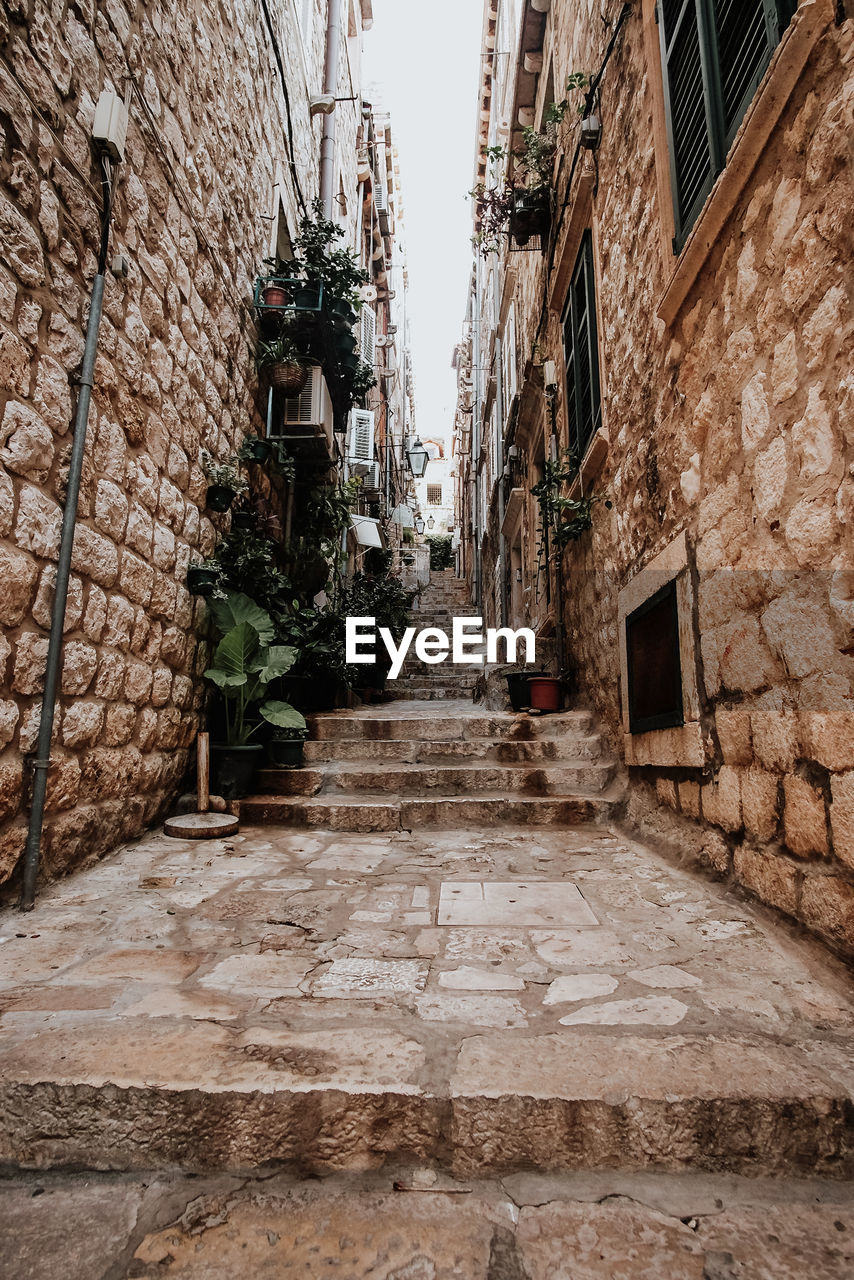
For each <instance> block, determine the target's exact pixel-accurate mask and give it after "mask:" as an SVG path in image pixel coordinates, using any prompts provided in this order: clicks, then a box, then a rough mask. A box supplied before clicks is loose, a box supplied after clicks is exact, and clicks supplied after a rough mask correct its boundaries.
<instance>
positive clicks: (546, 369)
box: [543, 360, 557, 391]
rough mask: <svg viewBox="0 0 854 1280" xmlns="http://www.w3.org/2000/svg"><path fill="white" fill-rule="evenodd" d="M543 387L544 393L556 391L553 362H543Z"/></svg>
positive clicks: (555, 370) (555, 366) (555, 368)
mask: <svg viewBox="0 0 854 1280" xmlns="http://www.w3.org/2000/svg"><path fill="white" fill-rule="evenodd" d="M543 385H544V386H545V388H546V391H556V390H557V365H556V364H555V362H554V360H544V361H543Z"/></svg>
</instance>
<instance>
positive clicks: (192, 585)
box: [187, 559, 221, 596]
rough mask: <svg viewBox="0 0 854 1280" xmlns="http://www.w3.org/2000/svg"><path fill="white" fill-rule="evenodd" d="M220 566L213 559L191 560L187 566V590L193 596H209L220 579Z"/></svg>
mask: <svg viewBox="0 0 854 1280" xmlns="http://www.w3.org/2000/svg"><path fill="white" fill-rule="evenodd" d="M220 573H221V571H220V567H219V565H218V564H217V562H216V561H215V560H198V559H197V560H193V561H192V563H191V564H189V565H188V566H187V590H188V591H189V592H190V593H191V594H192V595H194V596H211V595H213V593H214V591H215V590H216V588H217V586H218V584H219V580H220Z"/></svg>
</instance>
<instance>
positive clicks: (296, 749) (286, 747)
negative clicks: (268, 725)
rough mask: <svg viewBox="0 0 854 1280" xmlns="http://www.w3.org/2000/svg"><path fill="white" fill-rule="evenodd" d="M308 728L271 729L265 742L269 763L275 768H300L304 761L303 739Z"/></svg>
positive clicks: (306, 734) (306, 735)
mask: <svg viewBox="0 0 854 1280" xmlns="http://www.w3.org/2000/svg"><path fill="white" fill-rule="evenodd" d="M307 737H308V729H300V728H299V727H295V728H293V729H273V732H272V733H271V734H270V741H269V743H268V744H267V754H268V756H269V758H270V763H271V764H272V765H273V766H274V768H276V769H301V768H302V766H303V764H304V763H305V758H304V751H305V740H306V738H307Z"/></svg>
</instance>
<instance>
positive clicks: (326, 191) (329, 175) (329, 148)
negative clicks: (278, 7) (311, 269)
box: [320, 0, 341, 218]
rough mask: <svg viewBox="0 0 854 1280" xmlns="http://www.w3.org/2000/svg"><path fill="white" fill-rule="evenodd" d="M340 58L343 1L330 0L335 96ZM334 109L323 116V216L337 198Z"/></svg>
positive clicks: (329, 88)
mask: <svg viewBox="0 0 854 1280" xmlns="http://www.w3.org/2000/svg"><path fill="white" fill-rule="evenodd" d="M340 57H341V0H329V4H328V6H327V10H326V63H325V66H324V70H323V92H324V93H329V94H331V95H332V97H333V98H334V97H335V96H336V94H337V93H338V63H339V61H340ZM336 112H337V107H336V109H335V111H331V112H330V113H329V115H328V116H324V117H323V138H322V139H321V143H320V199H321V201H322V203H323V216H324V218H331V217H332V215H333V212H334V210H333V202H334V200H335V138H336V133H337V129H336V122H335V115H336Z"/></svg>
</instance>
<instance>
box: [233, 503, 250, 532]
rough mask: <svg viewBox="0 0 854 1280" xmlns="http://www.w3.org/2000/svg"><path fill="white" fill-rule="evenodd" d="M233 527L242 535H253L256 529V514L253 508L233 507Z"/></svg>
mask: <svg viewBox="0 0 854 1280" xmlns="http://www.w3.org/2000/svg"><path fill="white" fill-rule="evenodd" d="M231 527H232V529H235V530H239V531H240V532H242V533H251V532H252V531H253V530H254V528H255V512H254V510H253V509H252V507H249V506H240V507H233V508H232V511H231Z"/></svg>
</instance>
